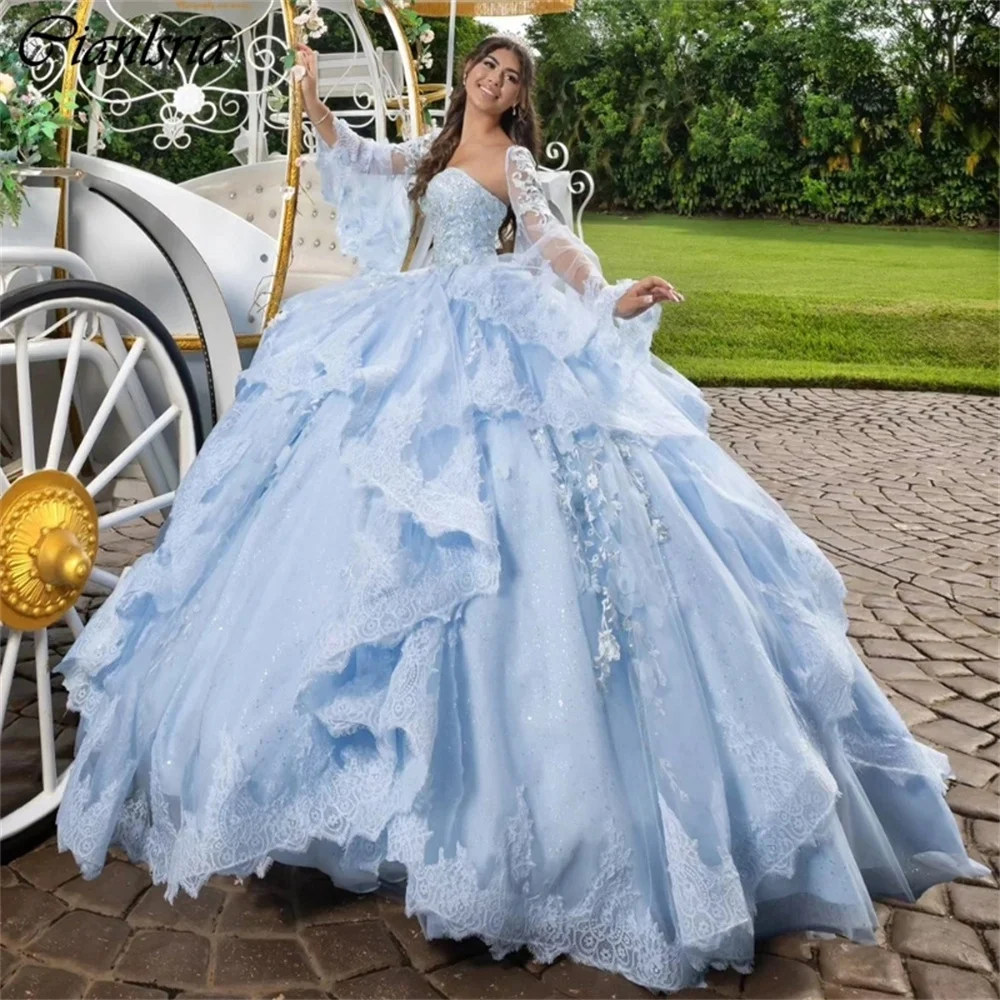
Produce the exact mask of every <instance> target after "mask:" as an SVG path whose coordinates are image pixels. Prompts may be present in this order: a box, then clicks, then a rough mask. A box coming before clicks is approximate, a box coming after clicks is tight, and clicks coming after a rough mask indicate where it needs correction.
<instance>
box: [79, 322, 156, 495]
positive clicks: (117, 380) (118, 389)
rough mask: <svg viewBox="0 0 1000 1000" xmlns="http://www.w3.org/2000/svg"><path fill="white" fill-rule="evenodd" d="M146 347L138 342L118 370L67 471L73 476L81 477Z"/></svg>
mask: <svg viewBox="0 0 1000 1000" xmlns="http://www.w3.org/2000/svg"><path fill="white" fill-rule="evenodd" d="M145 346H146V341H145V340H144V339H143V338H142V337H140V338H138V339H137V340H136V342H135V343H134V344H133V345H132V350H130V351H129V352H128V354H127V356H126V357H125V360H124V361H123V362H122V366H121V368H119V369H118V374H117V375H115V377H114V379H112V382H111V385H109V386H108V391H107V392H106V393H105V395H104V399H102V400H101V405H100V406H99V407H98V408H97V412H96V413H95V414H94V419H93V420H92V421H91V422H90V426H89V427H88V428H87V433H86V434H84V435H83V440H82V441H81V442H80V447H79V448H77V449H76V454H75V455H74V456H73V459H72V461H71V462H70V463H69V466H68V468H67V469H66V471H67V472H68V473H69V474H70V475H71V476H79V475H80V470H81V469H82V468H83V463H84V462H86V461H87V458H88V456H89V455H90V452H91V449H92V448H93V447H94V444H95V443H96V441H97V439H98V437H99V436H100V433H101V431H102V430H104V425H105V424H106V423H107V422H108V417H110V416H111V411H112V410H113V409H114V406H115V403H116V402H118V397H119V396H120V395H121V394H122V392H123V390H124V389H125V382H126V380H127V379H128V377H129V375H131V374H132V369H133V368H135V366H136V365H137V364H138V363H139V357H140V355H141V354H142V352H143V349H144V348H145Z"/></svg>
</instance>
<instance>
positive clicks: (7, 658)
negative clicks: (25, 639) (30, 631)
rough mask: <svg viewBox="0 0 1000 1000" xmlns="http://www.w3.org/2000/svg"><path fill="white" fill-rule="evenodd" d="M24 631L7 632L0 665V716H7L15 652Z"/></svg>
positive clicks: (15, 664)
mask: <svg viewBox="0 0 1000 1000" xmlns="http://www.w3.org/2000/svg"><path fill="white" fill-rule="evenodd" d="M23 634H24V633H22V632H18V631H15V630H14V629H11V630H10V631H9V632H8V633H7V642H6V644H5V645H4V650H3V666H2V667H0V717H2V718H6V717H7V699H8V698H10V688H11V685H12V684H13V683H14V667H15V666H17V654H18V652H19V651H20V649H21V636H22V635H23Z"/></svg>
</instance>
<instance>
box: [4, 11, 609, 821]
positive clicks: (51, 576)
mask: <svg viewBox="0 0 1000 1000" xmlns="http://www.w3.org/2000/svg"><path fill="white" fill-rule="evenodd" d="M25 2H31V0H0V17H2V16H3V14H4V13H5V12H6V11H7V10H9V9H11V8H12V7H14V6H16V5H19V4H22V3H25ZM310 2H311V3H314V4H315V3H318V6H319V8H321V10H322V15H321V16H322V17H323V19H324V22H325V23H327V24H334V25H336V26H337V29H338V31H339V32H340V36H341V37H345V38H347V39H348V42H347V44H346V46H344V47H342V49H341V50H338V51H336V52H332V53H327V54H324V55H323V56H322V57H321V59H320V90H321V94H322V95H323V96H324V98H325V99H326V100H328V101H329V102H331V103H332V104H333V105H335V106H336V109H337V113H338V114H339V115H341V116H342V117H344V118H345V119H346V120H347V121H348V122H350V124H351V125H352V126H354V127H356V128H359V129H364V130H365V131H366V132H368V133H369V134H373V135H374V136H375V137H376V138H379V139H382V140H387V139H388V138H389V137H390V135H392V134H403V135H414V134H419V133H420V132H422V131H423V130H424V129H425V128H426V127H427V119H428V118H430V117H432V116H433V115H434V114H440V109H434V108H433V104H434V102H440V101H442V100H443V101H446V100H447V98H448V92H447V88H446V87H445V86H444V85H436V86H428V85H426V84H422V83H421V82H420V80H419V75H418V70H417V66H416V64H415V61H414V57H413V54H412V52H411V49H410V46H409V44H408V41H407V38H406V34H405V31H404V28H403V25H402V24H401V22H400V18H399V12H398V10H397V2H396V0H72V2H67V3H66V5H65V9H64V10H63V14H64V15H66V16H69V17H72V18H73V19H74V21H75V24H76V26H77V31H78V33H79V32H81V31H82V30H83V29H84V28H85V27H86V26H87V24H88V22H89V21H90V20H91V18H92V16H93V15H94V14H100V15H103V17H104V18H105V19H106V20H107V23H108V25H109V30H116V31H117V32H119V33H120V34H121V35H122V36H123V37H124V36H127V35H128V33H129V32H133V31H138V32H139V33H140V34H141V33H142V32H143V31H146V32H147V34H148V31H149V28H148V23H149V21H148V19H149V18H150V17H151V16H152V15H154V14H158V15H161V17H162V18H163V19H164V21H165V22H167V23H170V16H171V15H170V12H174V13H175V14H176V13H184V14H186V15H188V16H189V17H194V18H198V17H212V18H216V19H221V20H223V21H225V22H226V23H227V24H228V25H229V26H230V29H231V32H232V38H233V40H234V41H233V43H232V44H233V48H234V50H235V53H236V54H235V55H233V57H232V58H233V59H238V60H240V61H241V62H242V67H243V70H244V72H245V77H246V87H245V89H242V90H240V91H235V90H232V89H230V88H227V87H226V86H224V85H223V84H221V83H220V82H219V74H218V73H215V75H214V76H213V74H212V72H210V70H209V68H207V67H200V68H184V67H176V69H177V72H178V77H177V79H176V80H174V81H172V82H171V84H170V86H169V87H164V86H163V85H162V81H161V82H160V83H158V84H157V83H152V82H147V81H145V80H144V79H143V77H142V75H141V74H139V73H136V72H135V71H134V70H133V69H132V68H130V67H129V66H127V65H126V64H124V63H123V64H121V65H119V66H114V65H112V66H108V67H101V68H99V69H98V71H97V73H96V76H95V78H94V81H93V83H92V84H90V85H87V84H85V83H84V82H83V80H82V79H81V78H80V73H79V68H78V67H77V66H75V65H74V63H73V60H72V59H69V58H66V50H65V46H63V47H61V48H60V49H59V52H58V54H57V55H52V54H51V53H50V57H49V58H48V60H47V61H46V62H45V63H44V65H43V66H42V67H41V68H40V69H38V70H37V71H33V72H34V76H35V78H36V83H37V86H38V88H39V89H40V90H42V91H46V90H48V91H50V92H51V91H54V90H56V89H58V88H59V87H60V86H61V90H62V93H63V95H67V94H76V95H77V100H78V102H79V106H81V107H83V108H85V109H86V110H87V111H88V113H89V125H88V132H87V142H86V145H85V150H81V151H74V150H72V148H71V132H70V131H69V130H68V129H67V130H64V132H63V133H62V134H61V136H60V155H61V159H62V166H60V167H56V168H47V169H34V168H32V169H28V170H26V171H25V172H24V175H25V177H26V178H27V179H26V184H28V185H29V187H28V194H29V205H28V206H27V207H26V208H25V212H24V217H23V219H22V221H21V224H20V225H19V226H18V227H5V228H3V229H2V230H0V240H2V242H0V292H2V295H0V493H2V496H0V622H2V647H3V648H2V651H0V658H2V673H0V677H2V707H3V715H4V720H5V721H4V743H5V745H4V751H5V754H4V755H5V758H6V760H5V766H4V773H3V795H4V803H3V809H2V813H3V815H2V818H0V839H2V840H7V839H8V838H10V837H13V836H15V835H18V834H22V833H23V832H24V831H27V830H28V829H29V828H31V827H32V826H33V825H34V824H37V823H38V822H39V821H40V820H43V819H45V818H46V817H47V816H50V814H51V813H52V812H53V811H54V809H55V808H56V806H57V805H58V803H59V800H60V797H61V794H62V789H63V787H64V784H65V779H66V776H67V774H68V766H69V761H70V759H71V756H72V749H73V748H72V739H71V737H72V731H71V730H70V729H66V730H65V731H62V730H61V725H60V720H59V718H58V715H59V713H58V712H54V709H53V691H54V690H55V691H56V692H57V695H56V698H57V702H58V699H59V695H58V690H59V687H60V685H59V683H58V678H56V679H55V681H53V677H52V665H53V663H54V662H57V660H58V658H59V657H60V656H61V654H62V653H63V652H64V651H65V649H66V648H68V645H69V644H70V643H71V642H72V639H73V637H75V636H76V635H78V634H79V632H80V631H81V629H82V628H83V625H84V622H85V619H86V616H87V614H88V613H89V612H90V611H92V610H93V609H94V608H95V607H96V606H97V605H98V604H99V603H100V602H101V601H102V600H103V599H104V598H105V597H106V595H107V594H108V593H110V592H111V591H112V590H113V589H114V587H115V586H116V585H117V583H118V580H119V578H120V576H121V575H122V574H123V573H124V572H127V568H128V565H129V563H130V562H131V561H133V560H134V558H136V554H137V549H138V548H140V547H141V546H143V545H149V544H150V543H151V542H152V539H153V538H154V537H155V534H156V532H157V530H158V527H159V525H160V524H162V520H163V517H164V516H166V514H167V513H168V511H169V508H170V505H171V502H172V500H173V497H174V492H175V490H176V488H177V486H178V484H179V482H180V480H181V478H182V477H183V476H184V473H185V471H186V470H187V468H188V466H189V465H190V463H191V462H192V461H193V459H194V457H195V455H196V453H197V451H198V448H199V447H200V444H201V442H202V440H203V439H204V436H205V435H206V434H207V433H208V432H209V431H210V429H211V427H212V426H213V425H214V424H215V422H217V421H218V419H219V418H220V417H221V416H222V415H223V414H224V413H225V412H226V410H227V408H228V407H229V406H230V405H231V403H232V401H233V398H234V392H235V384H236V379H237V376H238V374H239V372H240V371H241V370H242V368H243V367H244V366H245V365H246V364H247V363H248V362H249V360H250V358H251V357H252V354H253V351H254V349H255V348H256V346H257V344H258V343H259V340H260V337H261V335H262V334H263V332H264V330H265V329H266V327H267V324H268V323H269V322H270V320H271V319H272V318H273V317H274V316H275V314H276V313H277V312H278V309H279V307H280V304H281V302H282V301H283V300H284V299H286V298H287V297H288V296H290V295H294V294H296V293H298V292H301V291H304V290H306V289H308V288H312V287H315V286H317V285H319V284H323V283H325V282H329V281H336V280H341V279H344V278H346V277H348V276H350V275H351V274H353V273H354V270H355V261H354V260H352V259H351V258H349V257H346V256H344V255H343V254H342V253H341V252H340V250H339V247H338V239H337V228H336V214H335V212H334V210H333V209H332V207H331V206H329V205H327V204H325V203H324V202H323V201H322V198H321V196H320V190H319V189H320V184H319V178H318V174H317V170H316V166H315V163H314V158H313V156H312V155H311V151H312V150H313V149H314V146H315V137H314V135H313V134H312V130H311V126H309V125H308V123H306V124H305V127H303V120H302V107H301V97H300V94H299V92H298V88H297V87H295V86H294V85H291V86H290V83H289V81H290V74H289V72H288V70H287V68H286V60H285V58H284V57H285V54H286V53H287V52H289V51H290V49H291V46H292V45H293V43H294V42H295V41H297V40H298V39H299V38H300V37H301V35H300V34H299V32H300V31H301V30H302V29H301V28H300V26H299V25H298V24H296V18H299V20H300V21H301V20H302V15H303V7H305V8H307V12H308V7H309V3H310ZM416 2H417V5H418V9H420V6H421V5H422V6H423V8H424V10H425V11H426V12H427V13H428V14H431V15H440V14H448V15H450V28H451V31H450V48H449V54H448V79H450V78H451V64H452V58H453V46H454V24H455V16H456V14H457V13H462V14H473V13H480V14H482V13H485V14H490V13H494V14H499V13H530V12H532V11H537V12H549V11H556V10H567V9H570V8H571V7H572V5H573V0H416ZM373 9H374V14H375V15H377V16H380V17H384V18H385V19H386V23H387V25H388V30H389V32H390V35H391V37H392V39H393V41H394V48H393V49H391V50H390V49H380V48H378V47H376V46H375V44H374V43H373V41H372V36H371V34H370V32H369V28H368V23H367V22H366V17H370V16H372V10H373ZM137 18H138V19H139V23H138V24H136V19H137ZM142 18H145V19H146V20H145V21H143V20H142ZM189 25H190V21H188V22H186V25H185V27H186V28H187V27H189ZM126 75H127V77H128V80H127V82H128V86H127V87H126V86H125V82H126V80H125V76H126ZM137 105H143V106H145V107H147V108H153V109H155V110H156V115H155V120H154V123H153V124H148V123H147V124H144V125H139V126H134V127H135V128H150V129H154V130H155V132H156V138H155V142H156V144H157V147H158V148H164V149H167V148H185V147H187V146H188V144H190V143H191V142H193V141H197V136H198V134H199V133H206V132H216V133H218V132H220V131H228V132H229V133H230V134H231V135H232V139H233V147H232V152H233V156H234V157H235V159H236V161H238V165H235V166H233V167H231V168H229V169H225V170H222V171H219V172H217V173H212V174H209V175H207V176H202V177H197V178H195V179H193V180H190V181H187V182H185V183H183V184H174V183H171V182H169V181H167V180H164V179H163V178H160V177H157V176H155V174H153V173H149V172H145V171H141V170H138V169H136V168H134V167H130V166H127V165H125V164H122V163H117V162H114V161H112V160H109V159H106V158H102V157H101V156H99V155H98V154H99V152H100V145H101V143H100V136H101V124H100V123H101V122H102V120H108V121H111V122H112V124H113V125H114V126H115V127H117V128H118V129H119V130H120V131H129V130H130V129H131V128H132V127H133V126H130V125H129V114H130V112H131V111H132V110H134V109H135V107H136V106H137ZM223 119H225V123H224V124H223ZM272 148H274V149H278V148H280V149H282V152H279V153H275V152H271V149H272ZM547 154H548V156H549V158H550V160H551V159H558V160H559V162H557V163H556V164H555V166H554V167H552V168H551V169H543V176H544V182H545V184H546V186H547V188H548V194H549V197H550V201H551V202H552V204H553V207H554V209H555V211H556V212H557V213H558V214H559V215H560V216H561V217H562V218H563V219H564V220H565V221H567V222H570V223H573V224H575V225H576V227H577V228H578V229H579V227H580V219H581V216H582V211H583V207H584V206H585V204H586V201H587V200H589V195H590V192H591V191H592V183H591V181H590V178H589V176H588V175H586V174H585V173H584V172H583V171H575V172H570V171H569V170H567V169H566V164H567V162H568V159H569V157H568V153H567V151H566V149H565V147H563V146H561V144H552V145H550V146H549V147H548V150H547ZM574 197H575V198H576V201H577V202H578V204H577V206H576V207H574ZM416 263H419V262H416ZM28 700H30V704H27V701H28ZM22 702H25V703H26V704H25V705H22V704H21V703H22ZM18 708H23V709H24V711H23V714H20V715H19V714H18V712H17V711H16V709H18ZM13 730H16V732H14V737H13V739H11V740H9V741H8V736H9V735H10V733H11V732H12V731H13ZM29 731H30V732H29ZM19 741H20V743H22V744H23V743H24V742H25V741H27V742H29V743H30V744H31V747H30V752H28V751H27V750H24V749H23V748H22V752H20V753H19V752H18V743H19ZM8 750H10V751H11V752H10V753H8ZM21 762H24V767H25V771H24V774H23V775H22V774H20V773H19V771H18V768H19V767H20V766H21ZM60 772H61V773H60Z"/></svg>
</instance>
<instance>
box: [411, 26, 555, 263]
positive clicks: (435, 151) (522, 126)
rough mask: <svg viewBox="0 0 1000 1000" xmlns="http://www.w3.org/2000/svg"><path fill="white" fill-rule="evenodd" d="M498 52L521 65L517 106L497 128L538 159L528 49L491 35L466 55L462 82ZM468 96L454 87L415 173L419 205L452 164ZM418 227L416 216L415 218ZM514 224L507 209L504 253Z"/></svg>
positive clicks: (462, 87) (414, 193)
mask: <svg viewBox="0 0 1000 1000" xmlns="http://www.w3.org/2000/svg"><path fill="white" fill-rule="evenodd" d="M497 49H507V50H508V51H509V52H513V53H514V55H516V56H517V58H518V59H519V60H520V62H521V91H520V94H519V95H518V98H517V103H516V104H515V105H514V106H513V107H512V108H509V109H508V110H507V111H505V112H504V113H503V116H502V117H501V119H500V127H501V128H502V129H503V130H504V132H506V133H507V135H508V136H510V139H511V141H512V142H513V143H515V144H516V145H518V146H524V147H526V148H527V149H529V150H531V155H532V156H534V157H535V159H537V158H538V154H539V150H540V148H541V144H542V139H541V126H540V124H539V121H538V114H537V112H536V111H535V102H534V99H533V96H532V88H533V87H534V83H535V61H534V59H533V58H532V57H531V53H530V52H529V51H528V49H527V48H526V47H525V46H524V45H522V44H521V43H520V42H518V41H517V39H515V38H510V37H509V36H507V35H492V36H490V37H489V38H487V39H485V40H484V41H482V42H480V43H479V45H477V46H476V48H475V49H473V51H472V52H471V53H470V54H469V56H468V57H467V58H466V60H465V64H464V66H463V67H462V79H463V80H464V79H465V77H466V76H467V75H468V72H469V70H471V69H472V68H473V66H475V65H476V64H477V63H480V62H482V61H483V60H484V59H485V58H486V57H487V56H488V55H489V54H490V53H491V52H495V51H496V50H497ZM466 100H467V94H466V90H465V85H464V83H463V84H461V85H459V86H458V87H456V88H455V90H454V92H453V93H452V97H451V103H450V104H449V105H448V113H447V115H445V119H444V124H443V125H442V126H441V132H440V134H439V135H438V137H437V138H436V139H435V140H434V142H433V143H432V144H431V147H430V149H429V150H428V151H427V155H426V156H425V157H424V158H423V159H422V160H421V161H420V164H419V166H418V167H417V169H416V172H415V173H414V178H413V185H412V187H411V188H410V197H411V198H412V199H413V200H414V201H415V202H419V200H420V198H422V197H423V196H424V194H425V192H426V191H427V185H428V184H430V182H431V180H432V179H433V178H434V177H435V176H436V175H437V174H439V173H441V171H442V170H444V169H445V168H446V167H447V166H448V164H449V163H450V162H451V158H452V157H453V156H454V155H455V150H456V149H458V143H459V141H460V140H461V138H462V123H463V122H464V121H465V103H466ZM418 225H419V217H418ZM516 229H517V222H516V220H515V218H514V212H513V211H512V210H508V212H507V217H506V218H505V219H504V221H503V223H502V224H501V226H500V230H499V234H498V235H499V237H500V243H501V246H502V247H503V249H504V251H509V250H511V249H513V246H514V236H515V233H516Z"/></svg>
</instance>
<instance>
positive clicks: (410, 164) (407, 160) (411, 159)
mask: <svg viewBox="0 0 1000 1000" xmlns="http://www.w3.org/2000/svg"><path fill="white" fill-rule="evenodd" d="M333 127H334V130H335V131H336V133H337V141H336V142H335V143H334V144H333V145H332V146H329V145H327V143H326V142H324V141H323V137H322V136H321V135H320V134H319V133H318V132H317V134H316V142H317V155H318V162H319V164H320V168H321V169H322V168H323V165H324V163H329V165H330V166H331V167H333V168H335V169H346V170H349V171H350V172H352V173H358V174H377V175H379V174H380V175H383V176H384V175H389V174H404V175H408V174H412V173H413V171H414V170H416V169H417V164H418V163H419V162H420V161H421V159H422V158H423V157H424V155H425V154H426V153H427V150H428V149H430V148H431V143H432V142H433V141H434V139H435V138H436V137H437V134H438V132H439V131H440V129H434V130H433V131H432V132H427V133H426V134H424V135H418V136H417V137H416V138H415V139H407V140H406V141H405V142H395V143H388V142H376V141H375V140H374V139H368V138H366V137H365V136H363V135H358V133H357V132H355V131H354V129H352V128H351V127H350V125H348V124H347V123H346V122H345V121H343V120H342V119H340V118H337V117H334V119H333Z"/></svg>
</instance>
